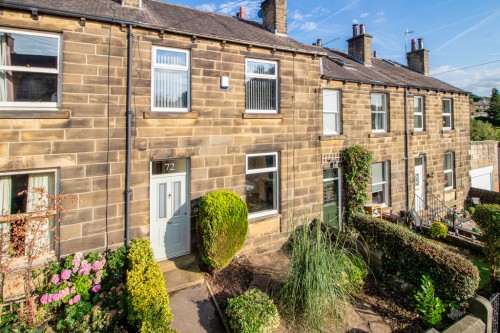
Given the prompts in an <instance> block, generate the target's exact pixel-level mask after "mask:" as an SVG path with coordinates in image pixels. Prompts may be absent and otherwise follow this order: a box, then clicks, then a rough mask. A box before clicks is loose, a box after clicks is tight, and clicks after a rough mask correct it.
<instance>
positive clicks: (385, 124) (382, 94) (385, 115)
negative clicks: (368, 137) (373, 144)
mask: <svg viewBox="0 0 500 333" xmlns="http://www.w3.org/2000/svg"><path fill="white" fill-rule="evenodd" d="M375 95H380V96H382V97H383V98H385V110H383V111H373V110H371V106H372V97H373V96H375ZM387 101H388V98H387V94H384V93H376V92H374V93H371V94H370V111H371V113H370V123H371V115H372V114H373V113H376V114H382V115H384V122H383V128H382V129H373V123H372V133H386V132H387V109H388V106H389V104H388V102H387Z"/></svg>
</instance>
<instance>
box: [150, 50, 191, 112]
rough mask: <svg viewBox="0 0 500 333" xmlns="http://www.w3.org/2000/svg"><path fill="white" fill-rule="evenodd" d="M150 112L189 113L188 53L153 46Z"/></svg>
mask: <svg viewBox="0 0 500 333" xmlns="http://www.w3.org/2000/svg"><path fill="white" fill-rule="evenodd" d="M152 60H153V61H152V64H153V68H152V76H153V77H152V79H151V81H152V82H153V87H152V89H151V91H152V96H151V103H152V111H172V112H187V111H189V51H187V50H178V49H171V48H166V47H158V46H153V59H152Z"/></svg>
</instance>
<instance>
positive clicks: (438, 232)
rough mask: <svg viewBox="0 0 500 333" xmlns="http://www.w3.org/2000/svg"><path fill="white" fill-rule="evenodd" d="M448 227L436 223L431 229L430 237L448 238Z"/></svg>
mask: <svg viewBox="0 0 500 333" xmlns="http://www.w3.org/2000/svg"><path fill="white" fill-rule="evenodd" d="M447 234H448V226H446V224H444V223H441V222H434V223H433V224H432V226H431V227H430V229H429V236H430V237H431V238H432V239H439V238H446V235H447Z"/></svg>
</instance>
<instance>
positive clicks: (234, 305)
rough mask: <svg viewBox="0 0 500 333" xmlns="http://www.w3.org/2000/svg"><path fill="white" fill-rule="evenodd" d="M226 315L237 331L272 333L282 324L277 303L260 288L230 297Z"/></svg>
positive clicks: (241, 332)
mask: <svg viewBox="0 0 500 333" xmlns="http://www.w3.org/2000/svg"><path fill="white" fill-rule="evenodd" d="M226 315H227V317H228V318H229V325H230V326H231V329H232V330H233V332H235V333H270V332H273V331H274V330H275V329H276V328H277V327H278V326H279V324H280V316H279V314H278V310H277V309H276V305H274V303H273V301H272V300H271V299H270V298H269V297H268V296H267V295H266V294H264V293H263V292H262V291H260V290H258V289H251V290H248V291H247V292H245V293H244V294H243V295H241V296H238V297H235V298H230V299H229V300H228V305H227V308H226Z"/></svg>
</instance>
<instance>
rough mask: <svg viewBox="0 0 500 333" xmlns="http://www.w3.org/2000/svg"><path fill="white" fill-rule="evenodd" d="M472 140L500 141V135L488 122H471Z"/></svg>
mask: <svg viewBox="0 0 500 333" xmlns="http://www.w3.org/2000/svg"><path fill="white" fill-rule="evenodd" d="M470 139H471V141H484V140H497V141H499V139H500V133H499V131H498V130H497V129H495V128H494V127H493V125H491V124H490V123H488V122H485V121H481V120H478V119H471V120H470Z"/></svg>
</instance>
